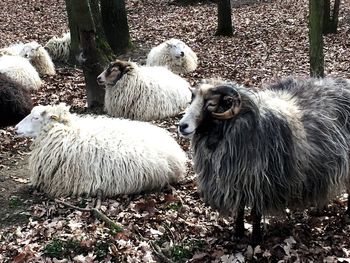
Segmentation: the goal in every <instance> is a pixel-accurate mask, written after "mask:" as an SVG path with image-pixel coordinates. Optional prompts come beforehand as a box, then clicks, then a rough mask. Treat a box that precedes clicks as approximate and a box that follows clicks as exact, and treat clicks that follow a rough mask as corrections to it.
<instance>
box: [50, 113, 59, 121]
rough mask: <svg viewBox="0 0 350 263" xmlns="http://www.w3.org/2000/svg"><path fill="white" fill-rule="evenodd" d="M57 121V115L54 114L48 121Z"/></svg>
mask: <svg viewBox="0 0 350 263" xmlns="http://www.w3.org/2000/svg"><path fill="white" fill-rule="evenodd" d="M58 119H59V117H58V116H57V115H55V114H52V115H51V116H50V120H53V121H58Z"/></svg>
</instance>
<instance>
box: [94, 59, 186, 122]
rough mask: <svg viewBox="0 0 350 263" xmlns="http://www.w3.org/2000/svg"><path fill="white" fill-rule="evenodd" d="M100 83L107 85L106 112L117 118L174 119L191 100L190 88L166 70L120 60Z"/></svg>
mask: <svg viewBox="0 0 350 263" xmlns="http://www.w3.org/2000/svg"><path fill="white" fill-rule="evenodd" d="M97 82H98V83H99V84H100V85H106V94H105V109H106V111H107V113H108V114H109V115H111V116H113V117H123V118H129V119H135V120H143V121H149V120H158V119H163V118H167V117H172V116H175V115H177V114H178V113H180V112H181V111H182V110H183V109H185V108H186V106H187V104H188V103H189V101H190V99H191V92H190V91H189V87H190V84H189V83H188V82H187V81H186V80H184V79H183V78H181V77H180V76H178V75H176V74H174V73H172V72H171V71H169V70H167V69H166V68H164V67H147V66H138V65H137V64H135V63H132V62H126V61H120V60H116V61H115V62H113V63H111V64H110V65H109V67H108V68H107V69H106V70H105V71H103V72H102V73H101V74H100V75H99V76H98V78H97Z"/></svg>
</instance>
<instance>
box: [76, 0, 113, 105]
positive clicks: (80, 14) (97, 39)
mask: <svg viewBox="0 0 350 263" xmlns="http://www.w3.org/2000/svg"><path fill="white" fill-rule="evenodd" d="M71 6H72V14H73V16H74V18H75V22H76V24H77V26H78V28H79V36H80V45H81V48H82V52H83V57H84V61H83V63H82V67H83V72H84V77H85V83H86V94H87V102H88V107H89V108H96V107H102V106H103V104H104V93H105V92H104V89H103V88H102V87H100V86H98V85H97V82H96V78H97V76H98V75H99V74H100V73H101V72H102V71H103V69H104V67H105V66H106V65H107V63H108V62H109V61H110V60H111V59H110V57H111V54H108V53H106V49H104V48H101V47H102V46H108V43H107V42H106V41H104V40H103V39H102V38H101V36H100V35H99V34H98V32H96V26H95V22H94V19H93V15H92V10H91V7H90V4H89V1H88V0H80V1H74V0H73V1H72V2H71ZM97 22H98V21H97Z"/></svg>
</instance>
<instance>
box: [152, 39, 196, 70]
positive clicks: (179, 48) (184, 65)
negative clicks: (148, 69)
mask: <svg viewBox="0 0 350 263" xmlns="http://www.w3.org/2000/svg"><path fill="white" fill-rule="evenodd" d="M197 64H198V58H197V55H196V53H194V52H193V51H192V49H191V48H190V47H189V46H187V45H186V44H185V43H184V42H182V41H181V40H179V39H175V38H172V39H169V40H167V41H165V42H163V43H161V44H160V45H158V46H156V47H154V48H152V49H151V51H150V52H149V54H148V55H147V61H146V65H148V66H167V67H168V68H169V69H170V70H171V71H172V72H174V73H177V74H182V73H188V72H192V71H194V70H195V69H196V68H197Z"/></svg>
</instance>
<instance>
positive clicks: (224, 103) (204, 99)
mask: <svg viewBox="0 0 350 263" xmlns="http://www.w3.org/2000/svg"><path fill="white" fill-rule="evenodd" d="M240 109H241V97H240V94H239V93H238V91H237V90H236V89H235V88H234V87H233V86H231V85H222V86H213V85H210V84H202V85H201V86H200V87H199V88H198V89H193V90H192V102H191V105H190V106H189V107H188V109H187V110H186V113H185V115H184V116H183V118H182V119H181V120H180V123H179V132H180V134H181V135H182V136H184V137H192V135H193V134H195V132H196V130H197V128H198V126H199V125H200V124H201V123H202V121H203V120H204V119H205V118H206V117H208V116H209V117H210V118H214V119H217V120H226V119H231V118H233V117H234V116H236V115H237V114H238V113H239V111H240Z"/></svg>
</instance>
